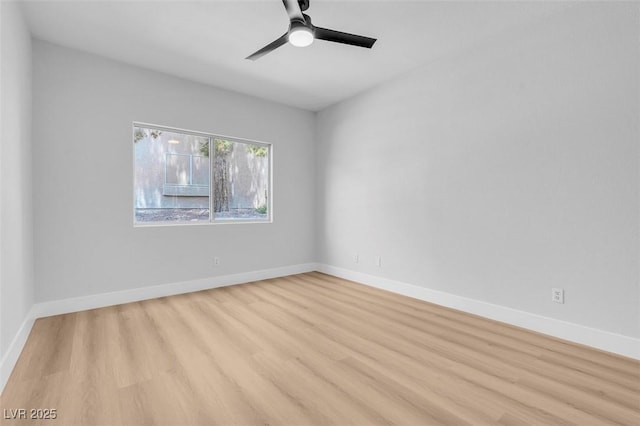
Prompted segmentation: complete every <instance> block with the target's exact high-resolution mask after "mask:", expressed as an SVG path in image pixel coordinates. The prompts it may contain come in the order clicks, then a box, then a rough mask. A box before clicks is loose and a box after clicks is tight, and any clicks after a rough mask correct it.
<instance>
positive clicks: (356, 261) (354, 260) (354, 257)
mask: <svg viewBox="0 0 640 426" xmlns="http://www.w3.org/2000/svg"><path fill="white" fill-rule="evenodd" d="M358 262H360V256H359V255H358V253H355V254H354V255H353V263H358Z"/></svg>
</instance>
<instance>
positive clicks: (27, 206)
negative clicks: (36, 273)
mask: <svg viewBox="0 0 640 426" xmlns="http://www.w3.org/2000/svg"><path fill="white" fill-rule="evenodd" d="M0 15H1V19H0V28H1V34H0V40H1V43H0V44H1V47H0V67H1V68H0V102H1V104H0V359H2V357H3V356H4V355H5V354H6V352H7V349H8V347H9V344H10V343H11V341H12V340H13V338H14V337H15V336H16V333H17V332H18V329H19V328H20V326H21V324H22V323H23V321H24V320H25V318H26V316H27V313H28V312H29V309H30V308H31V306H32V305H33V300H34V280H33V230H32V225H33V213H32V212H33V202H32V178H31V171H32V167H31V36H30V35H29V32H28V30H27V28H26V26H25V23H24V21H23V20H22V16H21V13H20V10H19V8H18V6H17V4H16V3H14V2H5V1H2V2H0ZM0 386H1V385H0Z"/></svg>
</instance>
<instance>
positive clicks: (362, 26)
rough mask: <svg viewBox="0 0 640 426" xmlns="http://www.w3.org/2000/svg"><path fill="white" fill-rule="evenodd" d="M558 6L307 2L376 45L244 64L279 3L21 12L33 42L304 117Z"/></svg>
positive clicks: (283, 23)
mask: <svg viewBox="0 0 640 426" xmlns="http://www.w3.org/2000/svg"><path fill="white" fill-rule="evenodd" d="M567 5H568V3H564V2H520V1H512V2H508V1H502V2H484V1H471V2H456V1H438V2H436V1H415V0H414V1H401V0H387V1H366V0H360V1H337V0H311V6H310V7H309V10H307V12H306V13H307V14H308V15H310V16H311V18H312V19H313V23H314V24H315V25H318V26H322V27H326V28H331V29H335V30H340V31H345V32H351V33H356V34H362V35H366V36H370V37H376V38H378V42H377V43H376V45H375V46H374V47H373V49H371V50H368V49H362V48H358V47H352V46H346V45H341V44H337V43H329V42H325V41H316V42H315V43H313V44H312V45H311V46H310V47H307V48H296V47H293V46H291V45H288V44H287V45H285V46H283V47H281V48H279V49H277V50H276V51H274V52H272V53H270V54H268V55H266V56H264V57H263V58H261V59H259V60H257V61H255V62H253V61H249V60H245V59H244V58H245V57H246V56H248V55H249V54H251V53H253V52H254V51H256V50H257V49H259V48H261V47H262V46H264V45H266V44H267V43H269V42H271V41H273V40H275V39H276V38H278V37H279V36H280V35H282V34H283V33H284V32H286V30H287V28H288V18H287V14H286V12H285V9H284V7H283V5H282V1H281V0H254V1H248V0H233V1H220V0H208V1H160V0H156V1H143V0H132V1H113V0H112V1H95V0H83V1H77V0H76V1H55V0H47V1H31V0H25V1H24V2H23V6H24V12H25V16H26V19H27V22H28V25H29V27H30V29H31V31H32V33H33V34H34V36H35V37H36V38H39V39H43V40H47V41H50V42H53V43H57V44H61V45H64V46H69V47H73V48H77V49H80V50H84V51H87V52H92V53H96V54H98V55H102V56H106V57H109V58H112V59H116V60H120V61H123V62H127V63H130V64H134V65H138V66H143V67H146V68H150V69H153V70H157V71H161V72H165V73H168V74H172V75H176V76H179V77H183V78H187V79H190V80H194V81H198V82H201V83H206V84H210V85H213V86H217V87H222V88H226V89H230V90H234V91H238V92H242V93H247V94H250V95H253V96H258V97H261V98H265V99H269V100H273V101H277V102H282V103H285V104H288V105H292V106H295V107H300V108H305V109H309V110H313V111H317V110H320V109H322V108H324V107H326V106H328V105H331V104H333V103H336V102H339V101H341V100H343V99H346V98H348V97H350V96H353V95H354V94H356V93H358V92H361V91H363V90H366V89H368V88H371V87H373V86H375V85H377V84H380V83H381V82H384V81H386V80H389V79H391V78H393V77H394V76H397V75H400V74H403V73H406V72H409V71H410V70H412V69H415V68H417V67H419V66H422V65H424V64H427V63H429V62H430V61H434V60H437V59H438V58H440V57H442V56H444V55H448V54H452V53H454V52H456V51H459V50H462V49H466V48H469V47H472V46H473V45H474V44H476V43H478V42H481V41H482V40H483V39H487V38H490V37H495V36H499V35H501V34H508V31H510V30H513V29H515V28H517V27H518V26H522V25H525V24H528V23H531V22H533V21H535V20H536V19H540V18H541V17H542V16H544V15H548V14H550V13H554V12H557V11H559V10H561V9H564V8H566V7H567Z"/></svg>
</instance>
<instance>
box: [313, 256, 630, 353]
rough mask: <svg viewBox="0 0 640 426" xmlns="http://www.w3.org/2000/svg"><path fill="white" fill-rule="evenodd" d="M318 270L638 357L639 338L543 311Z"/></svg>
mask: <svg viewBox="0 0 640 426" xmlns="http://www.w3.org/2000/svg"><path fill="white" fill-rule="evenodd" d="M317 270H318V271H320V272H323V273H325V274H329V275H333V276H336V277H339V278H344V279H347V280H351V281H355V282H358V283H360V284H364V285H368V286H370V287H376V288H380V289H383V290H387V291H391V292H393V293H398V294H402V295H404V296H409V297H412V298H414V299H420V300H424V301H427V302H431V303H435V304H438V305H442V306H446V307H449V308H454V309H458V310H460V311H464V312H468V313H472V314H475V315H480V316H482V317H485V318H490V319H493V320H496V321H501V322H504V323H507V324H511V325H515V326H518V327H523V328H526V329H529V330H533V331H537V332H539V333H543V334H547V335H549V336H553V337H558V338H560V339H564V340H568V341H570V342H574V343H580V344H583V345H587V346H591V347H594V348H597V349H602V350H604V351H607V352H613V353H616V354H619V355H623V356H626V357H630V358H635V359H640V339H636V338H633V337H629V336H623V335H621V334H615V333H611V332H608V331H603V330H598V329H595V328H590V327H585V326H583V325H579V324H574V323H570V322H566V321H561V320H557V319H554V318H549V317H545V316H542V315H537V314H532V313H529V312H525V311H520V310H517V309H512V308H507V307H504V306H500V305H493V304H491V303H487V302H482V301H479V300H475V299H469V298H466V297H462V296H456V295H454V294H451V293H446V292H442V291H437V290H431V289H428V288H425V287H420V286H417V285H413V284H407V283H404V282H400V281H395V280H390V279H387V278H382V277H378V276H375V275H369V274H364V273H361V272H357V271H352V270H349V269H344V268H338V267H335V266H331V265H325V264H320V265H318V269H317Z"/></svg>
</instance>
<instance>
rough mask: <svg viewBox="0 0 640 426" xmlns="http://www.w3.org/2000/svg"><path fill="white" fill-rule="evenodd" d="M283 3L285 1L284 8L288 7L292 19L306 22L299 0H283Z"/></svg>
mask: <svg viewBox="0 0 640 426" xmlns="http://www.w3.org/2000/svg"><path fill="white" fill-rule="evenodd" d="M282 3H284V8H285V9H287V14H288V15H289V20H290V21H301V22H305V20H304V16H302V10H300V5H299V4H298V0H282Z"/></svg>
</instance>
